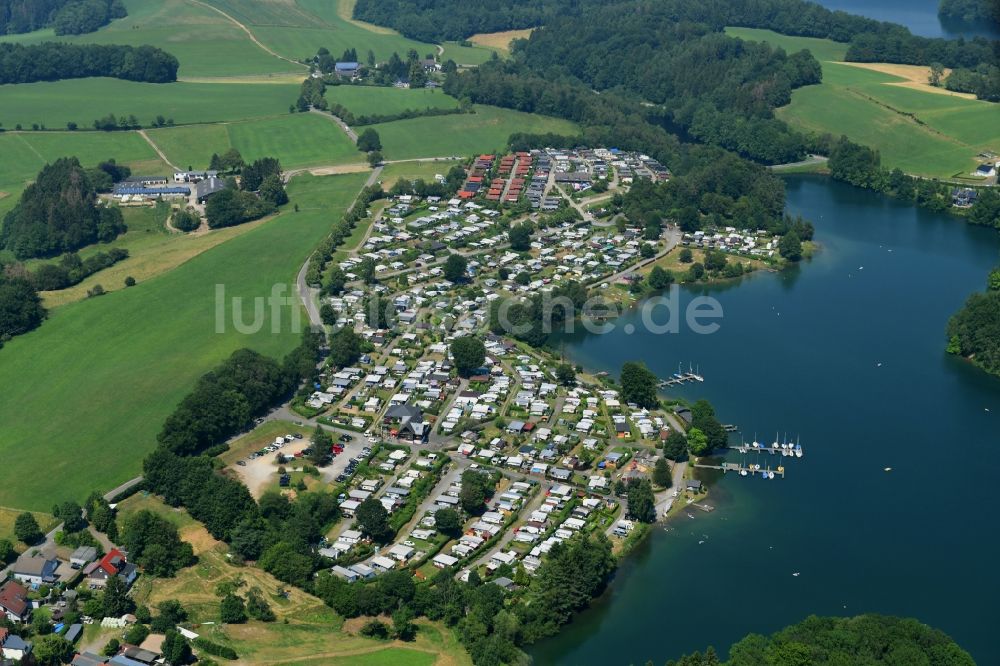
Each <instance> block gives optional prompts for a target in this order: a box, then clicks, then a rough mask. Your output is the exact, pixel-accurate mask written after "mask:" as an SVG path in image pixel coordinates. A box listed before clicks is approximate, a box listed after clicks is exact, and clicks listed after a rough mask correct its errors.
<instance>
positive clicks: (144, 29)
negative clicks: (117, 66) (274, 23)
mask: <svg viewBox="0 0 1000 666" xmlns="http://www.w3.org/2000/svg"><path fill="white" fill-rule="evenodd" d="M124 2H125V6H126V8H127V9H128V16H126V17H125V18H123V19H118V20H116V21H112V22H111V23H110V24H109V25H107V26H105V27H104V28H101V29H100V30H98V31H97V32H95V33H91V34H87V35H76V36H64V37H58V38H56V37H54V35H53V33H52V32H51V31H50V30H41V31H38V32H33V33H29V34H27V35H10V36H6V37H3V38H2V39H4V40H8V41H18V42H21V43H36V42H41V41H51V40H52V39H58V40H59V41H68V42H77V43H83V44H95V43H96V44H133V45H139V44H151V45H153V46H157V47H159V48H162V49H164V50H165V51H169V52H170V53H172V54H174V55H175V56H176V57H177V59H178V60H179V61H180V64H181V67H180V70H179V72H178V75H179V76H182V77H185V76H234V75H241V74H268V73H275V72H289V71H299V72H304V71H305V68H304V67H299V66H297V65H295V64H293V63H289V62H287V61H285V60H282V59H281V58H277V57H275V56H274V55H272V54H270V53H268V52H267V51H265V50H264V49H262V48H261V47H260V46H258V45H257V44H254V43H253V41H251V39H250V37H249V36H248V35H247V34H246V33H245V32H244V31H243V30H242V29H241V28H240V27H239V26H238V25H236V24H235V23H233V22H232V21H231V20H230V19H227V18H226V17H225V16H223V15H222V14H219V13H218V12H216V11H214V10H212V9H211V8H210V7H206V6H204V5H201V4H197V3H195V2H190V1H188V0H124Z"/></svg>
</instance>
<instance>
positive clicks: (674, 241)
mask: <svg viewBox="0 0 1000 666" xmlns="http://www.w3.org/2000/svg"><path fill="white" fill-rule="evenodd" d="M681 236H682V234H681V231H680V229H678V228H677V227H668V228H667V231H666V244H665V245H664V246H663V249H662V250H660V251H659V252H657V253H656V254H655V255H654V256H652V257H650V258H649V259H643V260H642V261H640V262H639V263H637V264H632V265H631V266H629V267H628V268H624V269H622V270H620V271H618V272H617V273H615V274H614V275H608V276H604V277H598V278H594V279H593V280H591V281H590V282H588V283H587V285H592V284H596V283H598V282H607V283H608V284H614V283H615V282H616V281H617V280H618V279H620V278H622V277H624V276H626V275H629V274H630V273H636V272H638V271H639V270H641V269H642V268H645V267H646V266H649V265H650V264H653V263H655V262H657V261H659V260H660V259H662V258H663V257H665V256H667V254H669V253H670V251H671V250H673V249H674V248H675V247H677V246H678V245H679V244H680V242H681Z"/></svg>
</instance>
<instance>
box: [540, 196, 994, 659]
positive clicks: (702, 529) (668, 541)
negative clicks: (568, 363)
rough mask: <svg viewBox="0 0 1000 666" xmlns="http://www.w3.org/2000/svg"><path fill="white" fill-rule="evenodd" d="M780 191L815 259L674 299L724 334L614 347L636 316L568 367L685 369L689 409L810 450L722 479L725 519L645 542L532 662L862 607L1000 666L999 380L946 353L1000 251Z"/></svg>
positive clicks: (902, 216)
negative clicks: (694, 404) (710, 314)
mask: <svg viewBox="0 0 1000 666" xmlns="http://www.w3.org/2000/svg"><path fill="white" fill-rule="evenodd" d="M787 188H788V209H789V210H790V211H791V212H792V213H801V214H802V215H803V216H805V217H806V218H808V219H810V220H812V221H813V222H814V224H815V225H816V230H817V233H816V239H817V240H818V241H819V243H821V245H822V250H821V252H820V253H819V254H817V255H816V256H815V257H814V258H813V259H812V260H811V261H809V262H808V263H806V264H804V265H803V266H802V267H801V269H799V270H796V271H791V272H785V273H780V274H774V273H771V274H758V275H754V276H751V277H749V278H746V279H744V280H743V281H741V282H739V283H735V284H732V285H728V286H725V287H721V288H710V289H700V290H697V291H695V292H692V291H684V292H682V302H686V301H687V300H688V299H690V297H692V296H693V295H697V294H706V295H711V296H714V297H715V298H717V299H718V300H719V301H720V302H721V303H722V305H723V307H724V310H725V317H724V319H723V320H722V327H721V329H720V330H719V331H718V332H717V333H715V334H714V335H695V334H693V333H690V332H684V331H682V332H681V333H680V334H677V335H652V334H648V333H642V332H636V333H634V334H632V335H626V334H625V333H624V332H623V330H622V329H623V326H624V324H627V323H632V324H635V325H636V327H637V329H638V330H641V326H639V323H640V322H639V320H638V315H637V314H636V313H635V312H630V313H629V314H627V315H625V316H624V317H623V318H621V319H620V320H619V321H618V322H617V323H618V324H620V325H619V326H618V328H617V330H616V332H614V333H611V334H607V335H603V336H597V335H589V336H588V335H575V336H570V337H569V338H567V342H566V350H567V353H568V354H569V355H570V356H572V357H573V358H574V359H575V360H577V361H579V362H581V363H583V364H584V365H586V366H588V367H590V368H599V369H605V370H608V371H610V372H612V373H613V374H617V372H618V370H619V369H620V367H621V364H622V363H623V362H624V361H626V360H632V359H642V360H643V361H645V362H646V363H647V364H648V365H649V366H650V368H652V369H653V370H654V371H655V372H656V373H657V374H658V375H660V376H668V375H669V374H670V373H671V372H674V371H675V370H676V368H677V363H678V362H679V361H680V362H683V363H684V365H685V367H686V366H687V363H688V362H689V361H690V362H692V363H695V364H697V365H699V366H700V370H701V373H702V374H703V375H704V376H705V378H706V381H705V383H704V384H699V385H697V386H692V387H691V388H690V389H682V391H681V394H682V395H684V396H685V397H687V398H692V399H695V398H698V397H706V398H708V399H710V400H711V401H712V402H713V403H714V404H715V406H716V409H717V411H718V414H719V416H720V418H721V420H722V421H723V422H728V423H735V424H738V425H740V426H741V427H742V429H743V431H744V432H745V433H746V438H747V440H748V441H749V440H750V439H751V438H752V437H753V434H754V432H755V431H756V433H758V435H759V439H760V441H762V442H767V443H770V442H771V441H773V440H774V436H775V431H782V432H787V433H788V434H789V436H792V435H797V436H800V437H801V442H802V446H803V448H804V450H805V456H804V457H803V458H802V459H801V460H794V461H792V462H790V463H789V464H788V469H789V473H788V477H787V478H786V479H784V480H779V479H775V480H773V481H764V480H761V479H759V478H740V477H734V476H729V477H726V478H724V479H721V480H720V481H718V483H716V484H715V485H714V486H713V488H712V497H711V503H712V504H715V505H717V506H718V510H717V511H715V512H714V513H712V514H704V513H702V512H700V511H694V512H693V513H692V515H694V519H688V518H687V517H685V516H683V515H682V516H681V517H680V518H679V519H677V520H675V521H674V523H673V524H672V529H671V530H670V531H665V530H664V529H663V528H662V527H661V528H660V529H658V530H657V531H656V532H654V534H653V535H652V536H651V538H650V539H648V540H647V541H646V543H645V544H644V545H643V546H642V547H641V548H640V549H639V552H637V553H636V554H635V555H633V556H632V557H630V558H628V559H627V560H626V562H625V563H624V564H623V566H622V567H621V568H620V569H619V571H618V573H617V576H616V578H615V580H614V581H613V583H612V584H611V586H610V588H609V590H608V592H607V593H606V594H605V595H604V597H602V598H601V599H599V600H598V601H597V603H595V604H594V606H593V607H592V608H591V609H589V610H588V611H587V612H585V613H583V614H582V615H580V616H579V617H578V618H577V619H576V620H575V621H574V622H573V623H572V624H571V625H570V626H568V627H567V628H566V629H565V630H564V631H563V632H562V633H561V634H560V635H559V636H558V637H556V638H554V639H551V640H549V641H547V642H545V643H543V644H541V645H538V646H536V647H535V649H534V650H533V656H534V658H535V661H536V663H539V664H595V665H597V664H600V665H602V666H604V665H607V666H612V665H617V664H630V663H634V664H642V663H645V661H646V660H647V659H653V661H654V663H657V664H662V663H663V662H664V661H666V659H668V658H671V657H676V656H678V655H680V654H682V653H684V652H690V651H692V650H695V649H704V647H705V646H707V645H709V644H711V645H715V646H716V647H717V648H720V649H723V650H724V649H725V648H727V647H728V646H729V645H730V644H731V643H732V642H734V641H735V640H738V639H739V638H740V637H742V636H743V635H745V634H746V633H748V632H752V631H753V632H772V631H775V630H777V629H779V628H781V627H783V626H785V625H787V624H790V623H793V622H796V621H798V620H801V619H802V618H804V617H805V616H807V615H809V614H811V613H815V614H831V615H853V614H857V613H864V612H880V613H889V614H898V615H904V616H914V617H917V618H919V619H920V620H922V621H924V622H927V623H929V624H931V625H933V626H936V627H939V628H941V629H943V630H944V631H946V632H948V633H949V634H951V635H952V636H953V637H954V638H955V639H956V640H958V641H959V643H961V644H962V645H963V646H964V647H965V648H966V649H968V650H969V651H970V652H972V654H973V656H974V657H975V658H976V659H977V661H978V662H979V663H981V664H995V663H1000V641H998V639H997V633H996V631H997V630H996V622H997V619H998V615H997V607H998V604H997V598H998V593H1000V568H998V566H997V562H998V555H1000V535H998V532H997V528H996V523H997V521H996V514H995V511H996V507H997V502H996V488H997V478H998V473H1000V455H998V453H997V450H996V449H997V443H998V441H1000V381H998V380H995V379H993V378H990V377H988V376H986V375H985V374H983V373H981V372H979V371H977V370H975V369H974V368H972V367H970V366H969V365H968V364H966V363H964V362H962V361H959V360H956V359H954V358H951V357H948V356H946V355H945V354H944V352H943V349H944V345H945V339H944V334H943V331H944V327H945V324H946V322H947V319H948V317H949V316H950V315H951V314H952V313H953V312H954V311H955V310H956V309H957V308H958V307H959V306H961V304H962V302H963V301H964V300H965V298H966V297H967V296H968V295H969V294H970V293H971V292H973V291H975V290H979V289H982V288H983V283H984V280H985V277H986V274H987V273H988V272H989V270H990V269H991V268H992V267H993V266H994V265H995V264H996V263H997V260H998V248H1000V237H998V235H997V234H996V233H995V232H993V231H990V230H987V229H983V228H975V227H971V226H968V225H966V224H964V223H962V222H961V221H960V220H958V219H956V218H954V217H951V216H948V215H943V214H941V215H938V214H931V213H928V212H925V211H920V210H918V209H916V208H914V207H910V206H904V205H900V204H898V203H895V202H893V201H891V200H888V199H885V198H883V197H880V196H878V195H875V194H872V193H869V192H865V191H862V190H858V189H854V188H851V187H848V186H845V185H841V184H838V183H835V182H832V181H830V180H826V179H821V178H814V177H792V178H789V179H788V180H787ZM861 267H863V268H861ZM878 363H881V364H882V365H881V367H879V366H878V365H877V364H878ZM986 409H989V410H991V411H986ZM884 467H892V468H893V471H892V472H891V473H885V472H884V471H883V468H884ZM699 541H703V542H704V543H701V544H699ZM794 572H800V575H799V576H798V577H795V576H793V575H792V574H793V573H794Z"/></svg>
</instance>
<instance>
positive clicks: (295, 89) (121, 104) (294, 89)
mask: <svg viewBox="0 0 1000 666" xmlns="http://www.w3.org/2000/svg"><path fill="white" fill-rule="evenodd" d="M303 78H304V77H303ZM298 94H299V84H298V83H283V84H271V85H266V84H252V83H246V84H239V83H228V84H208V83H185V82H177V83H136V82H134V81H122V80H120V79H109V78H90V79H68V80H65V81H46V82H39V83H16V84H8V85H3V86H0V109H2V111H0V120H2V121H3V124H4V127H6V128H8V129H10V128H13V127H15V126H16V125H17V124H21V125H22V126H23V127H24V128H25V129H30V128H31V125H32V123H39V124H42V125H45V126H46V127H47V128H48V129H66V123H67V122H70V121H72V122H75V123H76V124H77V125H78V126H79V127H80V128H81V129H90V128H92V127H93V123H94V120H96V119H98V118H102V117H104V116H106V115H108V114H109V113H113V114H114V115H115V116H116V117H120V116H128V115H130V114H131V115H135V117H136V118H138V120H139V123H140V124H142V125H143V126H149V125H151V124H152V122H153V120H154V119H155V118H156V116H157V115H162V116H163V117H164V118H173V119H174V122H175V123H177V124H187V123H205V122H217V121H220V120H243V119H245V118H259V117H261V116H272V115H277V114H279V113H287V112H288V105H289V104H291V103H292V102H294V101H295V99H296V98H297V97H298Z"/></svg>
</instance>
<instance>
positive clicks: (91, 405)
mask: <svg viewBox="0 0 1000 666" xmlns="http://www.w3.org/2000/svg"><path fill="white" fill-rule="evenodd" d="M365 178H366V176H365V174H352V175H342V176H326V177H313V176H300V177H298V178H296V179H294V180H293V181H292V183H291V184H290V185H289V188H288V190H289V195H290V197H291V200H292V202H293V203H297V204H299V207H300V212H298V213H295V212H293V211H292V207H291V205H289V206H286V207H285V209H284V210H283V211H282V212H281V214H279V215H278V216H277V217H275V218H273V219H272V220H270V221H268V222H265V223H263V224H261V225H259V226H257V227H256V228H254V229H252V230H250V231H249V232H247V233H245V234H243V235H241V236H238V237H236V238H233V239H232V240H230V241H228V242H226V243H224V244H222V245H219V246H217V247H215V248H212V249H211V250H208V251H206V252H204V253H202V254H200V255H198V256H196V257H194V258H192V259H191V260H189V261H187V262H186V263H184V264H182V265H181V266H179V267H177V268H176V269H174V270H172V271H170V272H168V273H165V274H163V275H161V276H160V277H157V278H155V279H151V280H149V281H147V282H141V283H139V284H138V285H137V286H135V287H132V288H130V289H125V290H121V291H118V292H114V293H111V294H108V295H106V296H102V297H100V298H96V299H87V300H84V301H80V302H77V303H73V304H70V305H66V306H64V307H61V308H57V309H55V310H53V311H52V312H51V313H50V317H49V319H48V321H46V322H45V323H44V324H43V325H42V326H41V327H40V328H39V329H37V330H36V331H33V332H31V333H29V334H27V335H24V336H21V337H18V338H15V339H14V340H12V341H11V342H9V343H8V344H7V345H6V346H5V347H4V349H3V350H2V351H0V354H2V358H3V362H2V363H0V385H2V386H3V387H4V399H3V400H2V401H0V458H2V459H3V460H4V483H3V484H0V506H15V507H18V508H26V509H34V510H47V509H49V508H51V506H52V504H53V503H54V502H57V501H60V500H64V499H76V500H80V499H81V498H83V497H85V496H86V495H87V493H88V492H89V491H90V490H91V489H94V488H103V489H105V490H106V489H109V488H111V487H113V486H115V485H116V484H118V483H120V482H122V481H124V480H127V479H128V478H130V477H132V476H134V475H135V474H137V473H138V472H139V471H140V470H141V465H142V457H143V455H144V454H145V453H147V452H148V451H150V450H151V449H152V448H153V447H154V446H155V443H156V433H157V432H158V431H159V428H160V426H161V425H162V423H163V421H164V419H165V418H166V417H167V415H168V414H169V413H170V412H171V411H172V409H173V408H174V406H175V405H176V404H177V403H178V401H179V400H180V399H181V398H182V397H183V396H184V394H185V393H187V391H189V390H190V389H191V387H192V386H193V384H194V382H195V380H196V379H197V377H198V376H200V375H201V374H203V373H204V372H206V371H207V370H209V369H210V368H211V367H213V366H214V365H215V364H217V363H218V362H219V361H220V360H222V359H223V358H225V357H226V356H228V355H229V354H230V353H232V352H233V351H234V350H236V349H239V348H241V347H251V348H254V349H257V350H258V351H260V352H262V353H266V354H270V355H275V356H277V355H281V354H284V353H286V352H288V351H289V350H290V349H292V348H293V347H294V346H295V345H296V344H297V342H298V339H299V337H298V335H296V334H294V333H292V332H291V330H290V328H291V309H292V308H294V309H295V310H296V311H300V309H301V308H300V306H299V305H298V301H297V300H296V301H295V305H294V306H287V307H285V308H283V309H282V311H281V318H280V319H281V320H280V322H279V323H280V327H279V332H278V333H272V332H271V326H272V323H273V320H272V318H271V317H272V315H271V312H270V308H265V309H264V316H265V321H264V325H263V327H262V329H261V330H260V332H258V333H254V334H242V333H238V332H237V331H235V330H234V327H233V324H232V321H231V317H229V318H227V320H226V326H225V330H224V332H217V330H216V308H215V301H216V285H224V286H225V290H226V297H227V302H228V303H231V302H232V301H231V300H228V299H231V298H232V297H242V298H243V301H242V303H241V305H240V308H239V311H240V312H241V313H242V316H243V318H244V321H246V322H251V321H253V310H254V306H253V299H254V298H255V297H267V296H268V295H269V294H270V293H271V288H272V285H275V284H283V285H287V289H286V291H288V290H291V292H292V293H293V294H294V276H295V273H296V271H297V270H298V268H299V266H300V265H301V264H302V262H303V261H304V260H305V259H306V257H307V256H308V255H309V253H310V251H311V250H312V248H313V247H314V246H315V244H316V243H318V242H319V240H320V239H321V238H322V237H323V235H324V233H325V232H326V231H327V230H328V229H329V228H330V225H331V223H332V222H333V221H334V220H335V219H336V218H337V217H338V216H339V211H342V210H344V209H345V208H346V207H347V206H348V205H349V204H350V202H351V201H352V200H353V198H354V197H355V195H356V194H357V192H358V191H359V189H360V188H361V186H362V184H363V183H364V181H365ZM225 312H226V313H229V309H228V308H227V309H226V310H225Z"/></svg>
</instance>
